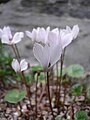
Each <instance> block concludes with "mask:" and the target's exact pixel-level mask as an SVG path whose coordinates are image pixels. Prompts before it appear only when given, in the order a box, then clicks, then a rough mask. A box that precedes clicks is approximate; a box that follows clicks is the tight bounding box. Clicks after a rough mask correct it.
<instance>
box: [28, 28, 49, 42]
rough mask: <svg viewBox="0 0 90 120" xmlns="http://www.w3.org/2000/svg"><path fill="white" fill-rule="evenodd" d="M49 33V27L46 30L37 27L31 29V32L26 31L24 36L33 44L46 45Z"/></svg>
mask: <svg viewBox="0 0 90 120" xmlns="http://www.w3.org/2000/svg"><path fill="white" fill-rule="evenodd" d="M49 31H50V27H47V28H46V30H45V29H44V28H43V27H42V28H40V27H38V28H37V29H33V30H32V32H30V31H26V35H27V36H28V37H29V38H30V39H31V40H32V41H33V42H41V43H44V44H46V43H47V40H48V33H49Z"/></svg>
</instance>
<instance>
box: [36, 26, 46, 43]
mask: <svg viewBox="0 0 90 120" xmlns="http://www.w3.org/2000/svg"><path fill="white" fill-rule="evenodd" d="M45 38H46V31H45V29H44V28H39V29H38V33H37V42H42V43H45Z"/></svg>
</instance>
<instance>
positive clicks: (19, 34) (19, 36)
mask: <svg viewBox="0 0 90 120" xmlns="http://www.w3.org/2000/svg"><path fill="white" fill-rule="evenodd" d="M23 37H24V33H23V32H16V33H15V35H14V37H13V40H12V41H11V42H12V44H16V43H18V42H20V41H21V40H22V38H23Z"/></svg>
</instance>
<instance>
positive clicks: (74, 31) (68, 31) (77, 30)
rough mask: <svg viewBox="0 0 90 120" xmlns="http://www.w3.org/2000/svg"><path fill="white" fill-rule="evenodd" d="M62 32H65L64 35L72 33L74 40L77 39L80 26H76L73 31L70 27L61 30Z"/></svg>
mask: <svg viewBox="0 0 90 120" xmlns="http://www.w3.org/2000/svg"><path fill="white" fill-rule="evenodd" d="M61 32H63V34H68V33H71V34H72V37H73V39H76V37H77V35H78V33H79V27H78V25H74V26H73V28H72V29H71V28H70V27H69V26H66V29H61Z"/></svg>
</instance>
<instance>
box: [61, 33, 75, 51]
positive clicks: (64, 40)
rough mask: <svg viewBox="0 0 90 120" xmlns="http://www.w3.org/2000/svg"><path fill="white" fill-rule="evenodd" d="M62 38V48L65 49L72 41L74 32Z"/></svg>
mask: <svg viewBox="0 0 90 120" xmlns="http://www.w3.org/2000/svg"><path fill="white" fill-rule="evenodd" d="M61 40H62V48H63V49H64V48H65V47H66V46H68V45H69V44H70V43H71V42H72V40H73V37H72V34H71V33H69V34H66V35H65V36H63V37H62V38H61Z"/></svg>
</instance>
